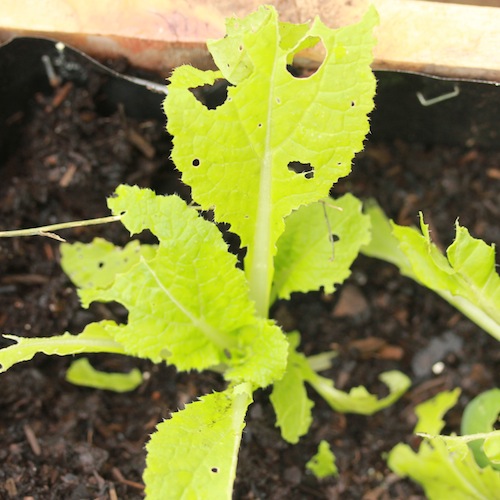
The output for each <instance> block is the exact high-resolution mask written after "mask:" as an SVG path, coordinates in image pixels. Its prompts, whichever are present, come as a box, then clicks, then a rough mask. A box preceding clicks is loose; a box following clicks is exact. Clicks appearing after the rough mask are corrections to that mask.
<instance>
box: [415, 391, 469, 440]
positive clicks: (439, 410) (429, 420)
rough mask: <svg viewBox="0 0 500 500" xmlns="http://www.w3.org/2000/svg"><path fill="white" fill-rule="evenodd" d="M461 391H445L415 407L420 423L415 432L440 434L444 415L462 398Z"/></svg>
mask: <svg viewBox="0 0 500 500" xmlns="http://www.w3.org/2000/svg"><path fill="white" fill-rule="evenodd" d="M460 392H461V391H460V389H458V388H457V389H455V390H453V391H443V392H440V393H439V394H437V395H436V396H435V397H433V398H431V399H429V400H428V401H425V402H424V403H421V404H419V405H417V406H416V407H415V413H416V415H417V417H418V423H417V426H416V427H415V431H414V432H416V433H417V432H426V433H428V434H439V433H440V432H441V430H442V429H443V427H444V424H445V423H444V420H443V418H442V417H443V415H444V414H445V413H446V412H447V411H448V410H449V409H450V408H453V407H454V406H455V405H456V404H457V401H458V398H459V396H460Z"/></svg>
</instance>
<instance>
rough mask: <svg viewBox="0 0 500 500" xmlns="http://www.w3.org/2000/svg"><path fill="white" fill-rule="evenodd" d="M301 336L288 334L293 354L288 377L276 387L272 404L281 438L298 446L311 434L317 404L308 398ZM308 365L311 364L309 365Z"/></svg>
mask: <svg viewBox="0 0 500 500" xmlns="http://www.w3.org/2000/svg"><path fill="white" fill-rule="evenodd" d="M299 340H300V338H299V335H298V334H296V333H290V334H289V335H288V341H289V353H288V364H287V367H286V372H285V375H284V376H283V378H282V379H281V380H277V381H276V382H274V384H273V391H272V393H271V403H272V404H273V407H274V411H275V412H276V425H277V426H278V427H279V428H280V429H281V436H282V437H283V439H285V440H286V441H288V442H289V443H297V442H298V441H299V438H300V437H301V436H304V435H305V434H307V431H308V430H309V427H310V426H311V423H312V414H311V409H312V407H313V406H314V403H313V402H312V401H311V400H310V399H309V397H308V396H307V391H306V387H305V384H304V368H303V364H304V362H306V361H305V358H304V356H303V355H302V354H299V353H297V352H296V348H297V347H298V344H299ZM306 363H307V362H306Z"/></svg>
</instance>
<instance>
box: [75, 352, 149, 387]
mask: <svg viewBox="0 0 500 500" xmlns="http://www.w3.org/2000/svg"><path fill="white" fill-rule="evenodd" d="M66 380H67V381H68V382H70V383H72V384H75V385H81V386H84V387H93V388H94V389H104V390H107V391H113V392H129V391H133V390H134V389H136V388H137V387H139V385H141V383H142V373H141V371H140V370H138V369H137V368H134V369H133V370H131V371H130V372H128V373H108V372H103V371H100V370H96V369H95V368H94V367H93V366H92V365H91V364H90V362H89V360H88V359H87V358H80V359H77V360H76V361H73V363H71V365H70V367H69V368H68V370H67V371H66Z"/></svg>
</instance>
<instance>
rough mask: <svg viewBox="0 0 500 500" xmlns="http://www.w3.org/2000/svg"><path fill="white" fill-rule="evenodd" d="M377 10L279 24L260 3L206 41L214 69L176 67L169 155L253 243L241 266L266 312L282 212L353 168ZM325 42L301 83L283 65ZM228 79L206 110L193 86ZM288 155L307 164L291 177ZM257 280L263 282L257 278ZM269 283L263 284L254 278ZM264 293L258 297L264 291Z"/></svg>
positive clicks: (370, 82)
mask: <svg viewBox="0 0 500 500" xmlns="http://www.w3.org/2000/svg"><path fill="white" fill-rule="evenodd" d="M376 23H377V14H376V12H375V10H374V9H373V8H371V9H369V11H368V12H367V14H366V15H365V17H364V19H363V21H362V22H361V23H359V24H357V25H353V26H348V27H345V28H341V29H339V30H331V29H329V28H327V27H326V26H325V25H324V24H323V23H321V21H320V20H319V19H318V18H316V19H315V20H314V22H313V23H312V25H311V26H310V27H305V26H304V25H300V26H294V25H290V24H282V23H279V22H278V19H277V13H276V10H275V9H274V7H271V6H262V7H260V8H259V10H258V11H257V12H255V13H253V14H251V15H249V16H248V17H246V18H245V19H238V20H237V19H233V20H230V21H229V22H228V23H227V35H226V37H224V38H223V39H221V40H217V41H211V42H209V43H208V47H209V50H210V52H211V53H212V55H213V57H214V60H215V62H216V64H217V66H218V67H219V71H215V72H214V71H199V70H197V69H195V68H193V67H191V66H181V67H180V68H177V69H176V70H175V71H174V73H173V75H172V77H171V79H170V82H171V83H170V85H169V93H168V96H167V98H166V101H165V111H166V114H167V117H168V125H167V128H168V131H169V132H170V133H171V134H172V135H173V136H174V139H173V145H174V146H173V152H172V159H173V161H174V163H175V164H176V166H177V168H178V169H179V170H180V171H181V172H182V176H183V181H184V182H185V183H186V184H188V185H190V186H191V187H192V193H193V198H194V199H195V200H196V202H198V203H199V204H200V205H201V206H202V207H203V208H205V209H208V208H214V210H215V217H216V220H217V221H221V222H228V223H230V224H231V230H232V231H233V232H235V233H237V234H238V235H239V236H240V238H241V241H242V245H243V246H247V247H248V253H247V257H246V260H245V269H246V272H247V274H248V276H249V281H250V289H251V290H252V293H255V295H253V297H254V299H255V300H256V303H258V301H259V300H262V301H263V307H258V308H257V309H258V311H259V312H260V313H262V314H264V313H267V310H266V311H264V310H263V309H265V306H266V305H267V303H266V300H265V298H266V297H268V295H269V290H270V285H271V278H272V258H273V255H274V253H275V243H276V241H277V239H278V237H279V236H280V234H281V233H282V232H283V230H284V223H283V218H284V217H285V216H287V215H288V214H289V213H290V212H291V211H292V210H293V209H295V208H298V207H299V206H300V205H303V204H308V203H311V202H314V201H317V200H319V199H322V198H325V197H326V196H327V195H328V192H329V189H330V187H331V185H332V183H333V182H335V181H336V180H337V179H338V178H339V177H341V176H345V175H346V174H348V173H349V171H350V169H351V160H352V157H353V155H354V153H355V152H356V151H359V150H360V149H361V148H362V141H363V139H364V137H365V135H366V133H367V132H368V128H369V127H368V120H367V114H368V113H369V112H370V111H371V109H372V108H373V94H374V91H375V80H374V77H373V75H372V73H371V70H370V63H371V59H372V56H371V48H372V47H373V45H374V38H373V36H372V28H373V26H374V25H375V24H376ZM316 40H321V41H322V43H323V45H324V47H325V48H326V56H325V60H324V61H323V63H322V64H321V66H320V68H319V69H318V71H316V72H315V73H314V74H313V75H312V76H310V77H308V78H295V77H294V76H292V75H291V74H290V73H289V72H288V71H287V68H286V65H287V63H288V62H290V60H291V58H292V57H293V55H294V53H295V52H296V51H297V50H298V49H300V48H302V47H304V46H307V45H310V44H311V43H312V42H313V41H316ZM220 78H225V79H227V80H228V81H229V82H230V84H231V86H230V87H229V89H228V97H227V99H226V101H225V102H224V103H223V104H222V105H220V106H218V107H217V108H216V109H208V108H207V107H205V106H204V105H203V104H201V103H200V102H199V101H198V100H197V99H196V98H195V97H194V95H193V94H192V92H191V91H190V89H193V88H196V87H200V86H203V85H206V84H208V85H211V84H213V83H214V82H215V81H216V80H217V79H220ZM290 162H300V163H301V164H303V165H305V166H310V168H312V172H309V174H307V173H296V172H295V171H293V169H291V168H288V165H289V163H290ZM262 277H263V278H264V279H263V280H262ZM262 281H263V282H264V284H263V285H260V286H261V287H262V288H263V290H260V289H258V287H259V286H258V285H256V286H254V283H255V282H259V283H261V282H262ZM262 291H263V295H264V299H260V297H261V296H262V293H261V292H262Z"/></svg>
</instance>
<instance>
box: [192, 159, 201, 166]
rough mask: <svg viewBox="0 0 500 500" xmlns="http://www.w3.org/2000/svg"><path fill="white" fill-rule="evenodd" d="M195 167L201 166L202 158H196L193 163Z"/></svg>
mask: <svg viewBox="0 0 500 500" xmlns="http://www.w3.org/2000/svg"><path fill="white" fill-rule="evenodd" d="M191 164H192V165H193V167H199V166H200V160H199V159H198V158H195V159H194V160H193V161H192V163H191Z"/></svg>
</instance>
